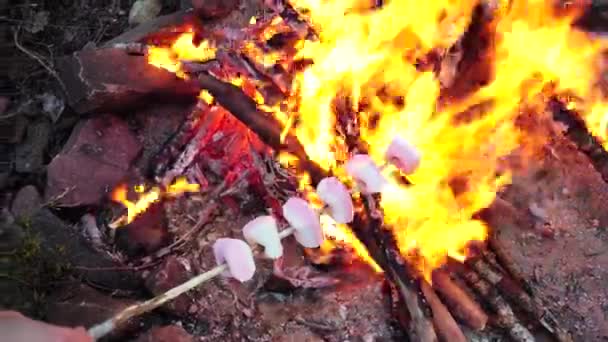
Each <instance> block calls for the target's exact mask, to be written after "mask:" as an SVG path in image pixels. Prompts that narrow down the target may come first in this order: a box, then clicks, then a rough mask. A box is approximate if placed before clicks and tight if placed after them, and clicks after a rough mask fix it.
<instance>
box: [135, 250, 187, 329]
mask: <svg viewBox="0 0 608 342" xmlns="http://www.w3.org/2000/svg"><path fill="white" fill-rule="evenodd" d="M191 276H192V270H191V268H190V263H189V262H188V261H187V260H186V259H182V258H178V257H175V256H173V255H171V256H169V257H167V259H165V261H164V262H163V263H162V264H161V265H160V266H159V267H158V268H157V269H156V270H155V271H154V272H152V274H150V276H149V277H148V278H147V279H146V287H147V288H148V290H150V292H152V294H154V295H155V296H158V295H159V294H161V293H163V292H165V291H167V290H169V289H171V288H173V287H175V286H177V285H180V284H182V283H183V282H185V281H187V280H188V279H190V278H191ZM191 302H192V301H191V299H190V298H189V297H188V293H185V294H182V295H181V296H179V297H177V298H175V299H174V300H172V301H171V302H169V303H167V304H166V305H165V306H163V308H165V309H166V310H168V311H170V312H171V313H174V314H176V315H178V316H182V317H188V315H189V313H188V310H189V308H190V304H191Z"/></svg>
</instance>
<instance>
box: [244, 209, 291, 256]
mask: <svg viewBox="0 0 608 342" xmlns="http://www.w3.org/2000/svg"><path fill="white" fill-rule="evenodd" d="M243 235H244V236H245V240H247V242H249V243H250V244H259V245H262V246H264V254H266V256H267V257H269V258H270V259H278V258H280V257H281V255H283V245H282V244H281V238H280V237H279V228H278V225H277V221H276V220H275V218H274V217H272V216H260V217H257V218H255V219H253V220H251V221H249V222H248V223H247V224H246V225H245V226H244V227H243Z"/></svg>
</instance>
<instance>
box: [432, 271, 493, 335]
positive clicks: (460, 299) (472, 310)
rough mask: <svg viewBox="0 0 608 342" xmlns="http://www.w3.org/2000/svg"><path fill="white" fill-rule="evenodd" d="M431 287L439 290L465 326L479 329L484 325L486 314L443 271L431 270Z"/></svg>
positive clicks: (486, 320) (486, 319) (486, 318)
mask: <svg viewBox="0 0 608 342" xmlns="http://www.w3.org/2000/svg"><path fill="white" fill-rule="evenodd" d="M432 277H433V288H434V289H435V290H437V292H439V294H440V295H441V297H442V299H443V300H444V301H445V303H446V305H448V307H449V308H450V310H451V312H452V313H453V314H454V315H455V316H456V317H457V318H458V319H460V320H461V321H462V322H464V323H465V324H466V325H467V326H469V327H471V328H472V329H474V330H477V331H480V330H483V329H484V328H485V327H486V324H487V322H488V315H486V313H485V312H484V311H483V309H482V308H481V307H480V306H479V304H477V302H475V300H474V299H473V298H471V296H470V295H469V294H468V293H467V292H466V291H465V290H463V289H462V288H460V286H458V284H456V282H454V280H452V278H451V277H450V276H449V275H448V274H447V273H445V272H444V271H441V270H437V271H435V272H433V275H432Z"/></svg>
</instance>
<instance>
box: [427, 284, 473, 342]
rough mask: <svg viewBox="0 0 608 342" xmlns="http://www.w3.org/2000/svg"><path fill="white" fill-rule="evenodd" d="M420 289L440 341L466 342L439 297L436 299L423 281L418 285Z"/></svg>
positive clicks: (429, 287) (435, 295) (434, 294)
mask: <svg viewBox="0 0 608 342" xmlns="http://www.w3.org/2000/svg"><path fill="white" fill-rule="evenodd" d="M420 287H421V289H422V293H424V297H425V298H426V301H427V302H428V303H429V306H430V307H431V310H432V311H433V323H434V324H435V328H436V329H437V332H438V334H439V335H440V336H441V337H442V339H443V340H444V341H454V342H466V340H467V339H466V337H465V336H464V334H463V333H462V330H460V327H459V326H458V323H456V321H455V320H454V317H452V314H450V312H449V311H448V309H447V308H446V307H445V305H443V303H442V302H441V300H440V299H439V297H437V294H436V293H435V291H433V289H432V288H431V286H430V285H429V284H428V283H427V282H425V281H423V282H422V283H421V284H420Z"/></svg>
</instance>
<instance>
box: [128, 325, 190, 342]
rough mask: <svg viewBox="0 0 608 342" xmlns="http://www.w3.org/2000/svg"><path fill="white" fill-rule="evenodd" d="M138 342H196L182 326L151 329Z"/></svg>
mask: <svg viewBox="0 0 608 342" xmlns="http://www.w3.org/2000/svg"><path fill="white" fill-rule="evenodd" d="M136 342H194V337H193V336H192V335H190V334H188V333H187V332H186V330H184V328H182V327H180V326H177V325H167V326H164V327H154V328H152V329H150V330H149V331H148V332H146V333H145V334H144V335H143V336H141V337H139V338H138V339H137V340H136Z"/></svg>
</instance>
